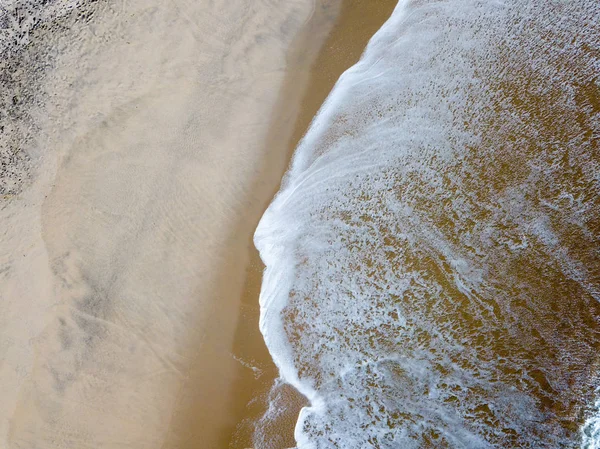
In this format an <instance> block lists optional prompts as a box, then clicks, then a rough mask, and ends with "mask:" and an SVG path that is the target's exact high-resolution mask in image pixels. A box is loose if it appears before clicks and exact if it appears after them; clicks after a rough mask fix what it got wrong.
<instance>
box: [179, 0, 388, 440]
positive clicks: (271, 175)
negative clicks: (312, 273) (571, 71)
mask: <svg viewBox="0 0 600 449" xmlns="http://www.w3.org/2000/svg"><path fill="white" fill-rule="evenodd" d="M396 4H397V1H396V0H378V1H368V0H342V2H341V10H340V12H339V16H338V17H337V18H336V19H335V25H334V27H333V28H332V29H331V32H330V33H329V35H328V36H327V40H326V42H325V43H324V44H323V45H322V47H321V49H320V51H319V53H318V56H317V57H316V59H315V61H314V63H313V64H312V65H310V67H309V70H307V71H302V70H290V73H289V75H288V78H287V80H286V82H285V84H284V86H283V88H282V90H281V93H280V95H279V101H278V105H277V107H276V108H275V112H274V114H273V122H272V125H271V131H270V133H269V136H268V139H267V145H266V146H267V151H268V152H269V156H268V157H267V158H266V159H265V163H264V167H263V169H262V173H261V176H259V177H258V178H257V179H258V180H259V182H257V183H256V184H255V186H254V188H253V189H252V192H254V194H255V195H256V196H257V198H260V199H262V203H261V204H260V206H259V207H258V208H257V209H255V210H254V211H252V212H250V213H249V215H248V218H247V219H246V220H243V221H242V222H241V223H240V224H239V227H238V232H237V234H238V235H247V250H246V251H247V254H248V256H247V257H248V260H249V263H248V265H247V268H246V281H245V284H244V288H243V292H242V294H241V298H240V313H239V316H240V320H239V322H238V326H237V331H236V337H235V343H234V346H233V353H234V354H235V355H236V356H237V357H239V359H240V360H242V361H245V362H247V366H244V365H241V364H240V365H239V366H238V373H237V379H236V384H235V393H234V394H233V397H234V398H235V400H234V410H235V414H236V420H237V422H238V424H237V428H236V430H235V432H234V433H233V435H234V436H233V440H232V441H231V447H233V448H244V447H250V446H251V445H252V443H253V441H252V436H253V434H254V431H255V427H257V426H258V430H259V435H257V438H258V440H259V442H258V443H259V445H257V446H256V447H260V448H263V449H267V448H268V449H281V448H287V447H293V446H294V445H295V442H294V437H293V435H294V426H295V424H296V419H297V416H298V413H299V411H300V408H301V407H302V406H303V405H304V404H305V401H304V399H303V398H302V397H301V396H300V395H299V394H298V393H297V392H295V390H293V389H292V388H291V387H288V386H277V387H275V388H273V391H272V392H271V394H272V395H273V396H275V397H279V398H280V399H281V400H282V401H283V403H279V405H281V406H283V408H284V409H283V410H280V412H279V413H280V415H279V416H278V417H277V419H271V417H265V419H264V420H263V421H262V422H261V417H262V416H263V415H264V414H265V412H266V410H267V408H268V402H269V391H270V390H271V389H272V387H273V386H274V383H275V382H276V379H277V377H278V373H277V368H276V367H275V365H274V364H273V362H272V360H271V357H270V355H269V353H268V351H267V348H266V347H265V344H264V341H263V338H262V335H261V333H260V330H259V327H258V321H259V313H260V309H259V305H258V297H259V294H260V286H261V280H262V271H263V269H264V265H263V263H262V261H261V260H260V256H259V254H258V251H257V250H256V248H255V247H254V244H253V243H252V234H253V231H254V229H255V228H256V225H257V224H258V221H259V220H260V217H261V216H262V213H263V212H264V210H265V209H266V207H267V206H268V204H269V202H270V201H271V199H272V198H273V196H274V195H275V193H276V192H277V190H278V189H279V184H280V181H281V177H282V176H283V174H284V172H285V169H286V167H287V164H288V163H289V161H290V160H291V158H292V154H293V152H294V149H295V148H296V146H297V144H298V142H299V141H300V139H301V138H302V136H303V135H304V133H305V132H306V130H307V129H308V127H309V125H310V123H311V120H312V119H313V117H314V116H315V114H316V113H317V111H318V110H319V108H320V107H321V105H322V104H323V102H324V101H325V99H326V97H327V95H328V94H329V92H330V91H331V89H332V88H333V86H334V84H335V83H336V81H337V80H338V78H339V77H340V75H341V74H342V73H343V72H344V71H345V70H346V69H348V68H350V67H351V66H352V65H354V64H355V63H356V62H357V61H358V59H359V58H360V55H361V54H362V52H363V51H364V49H365V47H366V45H367V43H368V41H369V39H370V38H371V36H373V34H374V33H375V32H377V30H378V29H379V28H380V27H381V26H382V25H383V23H384V22H385V21H386V20H387V19H388V17H389V16H390V14H391V13H392V11H393V9H394V7H395V6H396ZM323 20H328V18H325V17H324V18H319V17H315V18H313V22H312V23H311V24H309V25H308V27H307V29H306V32H305V33H302V35H301V36H300V37H299V38H298V43H297V44H296V46H295V48H294V53H293V55H292V58H291V61H290V63H291V66H292V67H300V66H302V64H303V63H305V61H306V59H307V58H309V57H310V52H311V51H312V49H313V48H314V45H315V43H314V41H313V39H314V37H312V36H314V28H315V27H320V26H321V21H323ZM311 41H313V43H312V45H311ZM299 86H300V88H299ZM291 119H293V120H294V125H293V128H289V127H288V126H286V125H288V124H289V121H290V120H291ZM249 229H251V233H250V234H249V233H248V230H249ZM250 366H253V367H255V368H258V371H256V370H253V369H252V368H251V367H250ZM271 399H273V397H271ZM191 415H192V416H194V415H195V413H191ZM186 447H189V448H190V449H191V448H200V447H202V446H201V445H193V444H192V445H189V446H186Z"/></svg>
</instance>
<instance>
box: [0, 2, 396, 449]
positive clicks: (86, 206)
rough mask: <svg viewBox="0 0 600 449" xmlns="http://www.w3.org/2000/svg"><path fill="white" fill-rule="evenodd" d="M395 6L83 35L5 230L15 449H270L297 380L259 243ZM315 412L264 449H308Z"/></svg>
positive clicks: (135, 18)
mask: <svg viewBox="0 0 600 449" xmlns="http://www.w3.org/2000/svg"><path fill="white" fill-rule="evenodd" d="M393 5H394V2H391V1H382V2H377V5H375V6H373V5H371V4H369V14H365V8H366V2H364V1H346V2H338V1H327V0H322V1H319V2H316V3H314V4H313V3H312V2H307V1H295V2H287V3H286V4H278V5H277V6H276V7H275V8H274V7H272V5H269V4H267V3H265V4H262V3H259V4H256V3H246V2H241V1H239V2H238V1H236V2H227V3H223V4H221V3H219V5H203V4H196V2H187V1H181V2H171V3H169V5H168V7H167V6H166V5H162V4H159V3H156V4H148V3H147V2H127V3H124V2H123V3H115V4H112V5H111V6H98V7H97V8H98V9H97V10H94V11H93V12H94V18H93V19H92V20H90V21H87V22H81V21H79V22H75V23H70V22H68V20H69V18H68V17H67V19H64V21H65V22H66V23H67V24H68V25H70V26H72V29H70V30H69V33H67V35H66V36H65V37H64V38H62V40H61V39H56V41H57V42H56V44H57V46H58V48H57V50H58V53H59V54H60V57H58V58H57V61H58V62H57V64H56V67H54V68H53V69H52V72H51V73H49V74H47V75H46V78H45V80H44V89H43V90H44V93H45V102H44V103H45V107H44V108H38V109H36V110H34V111H32V116H33V117H34V119H35V122H36V124H37V126H38V129H39V131H38V133H37V135H36V138H35V139H34V141H33V142H32V143H31V145H30V147H29V148H27V150H28V152H29V154H30V155H31V157H32V160H33V161H34V175H33V178H32V181H31V183H30V184H29V185H27V186H26V187H25V188H24V191H23V192H22V193H21V194H20V195H17V196H16V198H13V199H10V201H7V202H5V203H4V204H3V207H2V210H1V213H2V220H3V222H4V223H6V224H7V226H5V231H4V235H3V236H2V239H1V240H0V247H1V250H2V252H1V253H2V257H3V259H2V260H1V262H2V264H1V266H0V268H1V270H0V271H1V272H2V285H3V288H2V292H1V295H2V306H1V307H2V310H1V312H2V314H1V316H2V321H0V331H1V332H2V334H3V335H4V336H6V338H5V339H4V340H3V343H2V348H1V349H2V355H3V357H2V360H3V363H2V365H1V367H0V379H1V381H2V384H3V386H4V388H3V391H5V392H6V394H5V395H4V404H5V407H4V408H3V412H2V416H0V418H1V421H0V438H2V440H3V441H5V445H6V447H8V448H13V447H19V448H29V447H31V448H33V447H40V445H41V447H44V448H73V447H81V448H83V447H90V448H92V447H93V448H125V447H126V448H135V447H140V448H152V447H165V448H213V447H214V448H218V447H223V448H225V447H234V448H237V447H240V448H242V447H249V445H251V444H253V442H252V434H253V430H254V426H255V423H256V421H257V420H260V417H261V416H262V415H263V413H264V411H265V410H266V408H267V404H266V402H265V401H266V399H267V396H268V392H269V389H270V388H271V385H272V384H273V381H274V379H275V378H276V374H277V373H276V370H275V368H274V366H273V365H272V362H271V361H270V357H269V354H268V352H267V351H266V348H265V347H264V343H263V342H262V338H261V335H260V332H259V331H258V292H259V288H260V276H261V271H262V265H261V263H260V261H259V259H258V256H257V253H256V250H255V249H254V247H253V245H252V234H253V232H254V229H255V227H256V224H257V223H258V220H259V218H260V216H261V214H262V212H263V211H264V209H265V208H266V206H267V205H268V203H269V201H270V200H271V198H272V196H273V194H274V193H275V191H276V190H277V188H278V185H279V182H280V179H281V176H282V174H283V172H284V171H285V168H286V166H287V163H288V161H289V159H290V157H291V153H292V151H293V149H294V147H295V146H296V143H297V142H298V140H299V139H300V137H301V136H302V134H303V133H304V132H305V130H306V128H307V127H308V124H309V123H310V120H311V118H312V117H313V115H314V114H315V112H316V111H317V109H318V107H319V106H320V104H321V103H322V101H323V100H324V98H325V96H326V95H327V93H328V92H329V90H330V89H331V87H332V86H333V84H334V83H335V81H336V80H337V77H338V76H339V75H340V74H341V72H342V71H343V70H345V69H346V68H348V67H349V66H350V65H352V64H353V63H354V62H355V61H356V60H357V59H358V57H359V56H360V53H361V52H362V49H363V48H364V46H365V44H366V42H367V40H368V38H369V37H370V36H371V35H372V34H373V33H374V32H375V31H376V30H377V28H379V27H380V26H381V24H382V23H383V21H384V20H385V19H386V18H387V16H388V15H389V13H390V12H391V9H392V8H393ZM334 24H335V27H334ZM332 27H333V28H332ZM352 29H354V30H355V32H354V36H353V37H352V39H349V36H350V33H351V31H350V30H352ZM330 31H331V33H330ZM40 34H41V36H40ZM38 38H40V39H43V32H42V33H38ZM326 38H327V40H326ZM40 45H43V42H42V43H41V44H40ZM30 51H35V47H34V48H33V49H32V50H30ZM249 402H250V404H249ZM300 403H301V402H300V401H293V400H292V401H290V403H289V404H288V405H289V410H288V411H287V412H286V413H287V415H286V416H287V417H286V420H279V421H278V423H277V424H275V427H277V426H279V425H280V424H281V423H282V422H286V423H287V424H286V428H285V429H284V430H285V432H281V429H279V430H278V431H277V432H275V433H274V434H272V435H269V432H270V431H269V424H268V423H263V425H262V428H263V433H262V438H263V440H262V441H263V444H264V447H273V448H276V447H286V446H287V445H291V444H293V439H291V440H290V438H292V432H293V425H294V423H295V415H297V412H298V404H300Z"/></svg>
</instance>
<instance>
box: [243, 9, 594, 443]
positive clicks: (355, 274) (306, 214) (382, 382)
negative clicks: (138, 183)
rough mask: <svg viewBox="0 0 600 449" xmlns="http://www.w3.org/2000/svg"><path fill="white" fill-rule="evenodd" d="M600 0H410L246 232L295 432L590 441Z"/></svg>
mask: <svg viewBox="0 0 600 449" xmlns="http://www.w3.org/2000/svg"><path fill="white" fill-rule="evenodd" d="M599 133H600V4H599V3H598V2H596V1H592V0H574V1H559V0H535V1H519V0H506V1H473V0H445V1H435V2H433V1H422V0H411V1H406V0H401V1H400V3H399V4H398V6H397V7H396V9H395V11H394V13H393V14H392V16H391V18H390V19H389V20H388V21H387V23H386V24H385V25H384V26H383V27H382V28H381V29H380V31H379V32H378V33H377V34H376V35H375V36H374V37H373V38H372V40H371V41H370V43H369V45H368V47H367V49H366V51H365V53H364V55H363V57H362V59H361V60H360V62H359V63H357V64H356V65H355V66H353V67H352V68H351V69H349V70H348V71H347V72H345V73H344V74H343V76H342V77H341V78H340V79H339V81H338V83H337V84H336V86H335V88H334V89H333V91H332V93H331V94H330V96H329V98H328V99H327V101H326V102H325V104H324V105H323V106H322V108H321V110H320V112H319V113H318V115H317V116H316V117H315V119H314V121H313V123H312V125H311V127H310V129H309V130H308V132H307V134H306V135H305V137H304V139H303V140H302V142H301V143H300V145H299V146H298V148H297V150H296V152H295V156H294V159H293V162H292V165H291V168H290V169H289V171H288V173H287V174H286V176H285V178H284V180H283V184H282V187H281V190H280V192H279V193H278V195H277V196H276V198H275V199H274V201H273V202H272V204H271V205H270V207H269V208H268V210H267V211H266V213H265V214H264V216H263V218H262V221H261V223H260V225H259V227H258V229H257V231H256V234H255V244H256V246H257V248H258V249H259V250H260V253H261V257H262V259H263V261H264V262H265V264H266V266H267V268H266V271H265V277H264V281H263V287H262V292H261V299H260V301H261V309H262V314H261V331H262V332H263V334H264V337H265V340H266V342H267V345H268V347H269V350H270V352H271V354H272V356H273V359H274V360H275V362H276V364H277V365H278V367H279V369H280V373H281V377H282V379H283V380H284V381H285V382H287V383H289V384H291V385H292V386H293V387H295V388H296V389H297V390H298V391H299V392H301V393H302V394H304V395H305V396H306V397H307V399H308V401H309V405H308V406H307V407H305V408H304V409H303V410H302V412H301V413H300V416H299V418H298V422H297V425H296V431H295V438H296V441H297V443H298V448H301V449H308V448H311V449H312V448H315V449H316V448H319V449H320V448H344V449H353V448H428V447H429V448H441V447H452V448H460V447H469V448H492V447H494V448H507V447H521V448H557V447H573V448H575V447H585V448H596V447H600V440H599V439H598V434H599V433H600V431H599V430H598V428H599V427H600V425H599V424H598V418H597V413H598V406H597V401H598V399H597V396H598V395H597V393H596V388H597V386H598V384H599V379H598V365H599V363H600V360H599V349H600V303H599V300H600V244H599V243H600V196H599V193H600V149H599V142H598V139H599Z"/></svg>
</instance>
